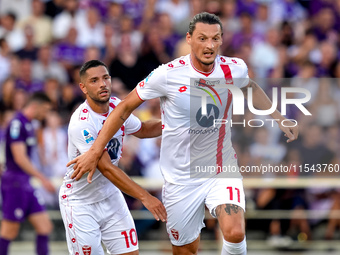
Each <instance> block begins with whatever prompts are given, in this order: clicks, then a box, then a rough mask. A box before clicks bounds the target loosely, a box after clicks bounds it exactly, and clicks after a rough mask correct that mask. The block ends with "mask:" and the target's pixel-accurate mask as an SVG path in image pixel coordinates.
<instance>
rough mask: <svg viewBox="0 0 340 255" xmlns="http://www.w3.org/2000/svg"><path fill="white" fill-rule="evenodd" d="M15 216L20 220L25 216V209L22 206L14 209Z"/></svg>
mask: <svg viewBox="0 0 340 255" xmlns="http://www.w3.org/2000/svg"><path fill="white" fill-rule="evenodd" d="M14 215H15V217H16V218H17V219H18V220H20V219H21V218H22V217H23V216H24V211H23V210H22V209H21V208H16V209H15V210H14Z"/></svg>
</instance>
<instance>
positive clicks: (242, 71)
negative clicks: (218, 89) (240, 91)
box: [233, 58, 249, 88]
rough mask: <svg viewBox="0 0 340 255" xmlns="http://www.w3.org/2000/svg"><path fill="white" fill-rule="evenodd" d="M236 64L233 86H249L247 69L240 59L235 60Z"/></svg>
mask: <svg viewBox="0 0 340 255" xmlns="http://www.w3.org/2000/svg"><path fill="white" fill-rule="evenodd" d="M235 59H236V62H237V63H238V65H237V67H238V70H237V76H236V77H237V78H235V79H233V81H234V85H235V86H237V87H239V88H243V87H245V86H247V85H248V84H249V75H248V67H247V65H246V63H245V62H244V61H243V60H242V59H240V58H235Z"/></svg>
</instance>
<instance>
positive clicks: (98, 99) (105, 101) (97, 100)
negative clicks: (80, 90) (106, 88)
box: [89, 93, 111, 104]
mask: <svg viewBox="0 0 340 255" xmlns="http://www.w3.org/2000/svg"><path fill="white" fill-rule="evenodd" d="M110 94H111V93H108V97H107V98H99V97H95V96H93V95H89V97H90V98H91V99H92V101H94V102H96V103H98V104H106V103H107V102H108V101H109V100H110Z"/></svg>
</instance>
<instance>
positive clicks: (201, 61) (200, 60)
mask: <svg viewBox="0 0 340 255" xmlns="http://www.w3.org/2000/svg"><path fill="white" fill-rule="evenodd" d="M194 56H195V58H196V59H197V61H198V62H200V63H201V64H203V65H205V66H210V65H211V64H213V63H214V62H215V58H216V56H215V57H214V58H213V59H212V60H211V61H210V60H207V61H203V60H202V59H200V58H199V57H197V55H196V54H195V55H194Z"/></svg>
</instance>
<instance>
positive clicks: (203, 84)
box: [194, 78, 222, 105]
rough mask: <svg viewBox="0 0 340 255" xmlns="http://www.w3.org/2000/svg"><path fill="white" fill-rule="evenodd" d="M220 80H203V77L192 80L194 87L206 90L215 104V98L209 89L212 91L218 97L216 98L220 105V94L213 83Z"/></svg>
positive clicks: (217, 83)
mask: <svg viewBox="0 0 340 255" xmlns="http://www.w3.org/2000/svg"><path fill="white" fill-rule="evenodd" d="M219 84H220V81H219V80H215V81H214V80H204V79H202V78H201V79H199V80H196V81H195V82H194V85H195V87H196V88H198V89H201V90H203V91H204V92H206V93H207V94H208V95H209V96H210V97H211V98H212V100H213V101H214V103H215V105H217V103H216V100H215V98H214V96H213V95H212V94H211V92H210V91H212V92H213V93H214V94H215V95H216V96H217V98H218V100H219V101H220V104H221V105H222V100H221V98H220V95H219V94H218V93H217V91H216V90H215V89H214V86H215V85H219Z"/></svg>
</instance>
